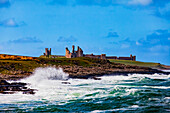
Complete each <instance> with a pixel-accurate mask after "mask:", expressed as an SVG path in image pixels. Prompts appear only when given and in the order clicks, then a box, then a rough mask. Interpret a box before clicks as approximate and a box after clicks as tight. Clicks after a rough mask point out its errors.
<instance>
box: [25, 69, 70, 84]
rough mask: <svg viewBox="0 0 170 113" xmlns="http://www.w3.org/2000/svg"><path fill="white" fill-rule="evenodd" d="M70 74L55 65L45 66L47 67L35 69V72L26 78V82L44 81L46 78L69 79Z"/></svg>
mask: <svg viewBox="0 0 170 113" xmlns="http://www.w3.org/2000/svg"><path fill="white" fill-rule="evenodd" d="M68 76H69V74H67V73H65V72H63V69H62V68H59V69H56V68H54V67H45V68H42V67H40V68H37V69H35V71H34V73H33V74H32V75H31V76H30V77H28V78H26V79H24V80H25V81H26V82H29V83H34V82H35V83H37V84H39V82H41V81H44V80H67V79H68Z"/></svg>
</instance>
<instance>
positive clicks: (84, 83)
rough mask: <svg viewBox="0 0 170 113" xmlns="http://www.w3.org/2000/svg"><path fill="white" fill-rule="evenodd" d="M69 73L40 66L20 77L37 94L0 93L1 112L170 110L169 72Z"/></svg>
mask: <svg viewBox="0 0 170 113" xmlns="http://www.w3.org/2000/svg"><path fill="white" fill-rule="evenodd" d="M167 71H168V70H167ZM68 76H69V75H68V74H67V73H64V72H63V70H62V69H56V68H53V67H46V68H37V69H36V70H35V71H34V73H33V74H32V75H31V76H30V77H28V78H25V79H22V80H19V81H18V82H26V83H28V85H27V86H28V87H29V88H32V89H36V90H35V94H34V95H32V94H22V92H17V93H15V94H0V112H32V113H34V112H92V113H103V112H105V113H107V112H108V113H110V112H113V113H150V112H152V113H170V75H164V74H153V75H149V74H129V75H128V76H123V75H117V76H116V75H103V76H101V77H99V78H101V80H94V79H71V78H69V77H68ZM9 82H12V81H9Z"/></svg>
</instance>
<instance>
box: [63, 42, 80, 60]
mask: <svg viewBox="0 0 170 113" xmlns="http://www.w3.org/2000/svg"><path fill="white" fill-rule="evenodd" d="M65 57H66V58H76V57H83V50H82V49H81V48H80V47H79V46H78V47H77V51H75V46H74V45H73V46H72V52H70V51H69V49H68V48H67V47H66V54H65Z"/></svg>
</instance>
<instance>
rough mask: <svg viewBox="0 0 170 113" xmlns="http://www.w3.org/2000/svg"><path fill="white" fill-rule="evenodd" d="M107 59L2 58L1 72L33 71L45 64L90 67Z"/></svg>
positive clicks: (105, 61)
mask: <svg viewBox="0 0 170 113" xmlns="http://www.w3.org/2000/svg"><path fill="white" fill-rule="evenodd" d="M108 62H109V61H107V60H100V59H91V58H85V57H80V58H71V59H69V58H37V59H36V60H16V59H15V60H12V59H8V60H7V59H5V60H4V59H0V73H1V74H13V73H14V72H15V71H17V73H19V71H23V72H28V73H29V72H32V71H33V70H34V69H35V68H37V67H45V66H54V65H55V66H59V65H60V66H64V65H69V66H73V65H77V66H83V67H88V66H91V65H94V66H95V65H97V64H105V63H108Z"/></svg>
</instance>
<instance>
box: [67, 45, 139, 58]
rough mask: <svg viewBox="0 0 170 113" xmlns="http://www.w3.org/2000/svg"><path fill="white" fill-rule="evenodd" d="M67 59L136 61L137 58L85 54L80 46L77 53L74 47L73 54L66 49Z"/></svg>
mask: <svg viewBox="0 0 170 113" xmlns="http://www.w3.org/2000/svg"><path fill="white" fill-rule="evenodd" d="M65 57H66V58H76V57H89V58H98V59H117V60H133V61H136V56H132V55H130V57H117V56H106V54H101V55H94V54H83V50H82V49H81V48H80V47H79V46H78V47H77V51H75V46H74V45H73V46H72V52H70V51H69V49H68V48H67V47H66V54H65Z"/></svg>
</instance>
